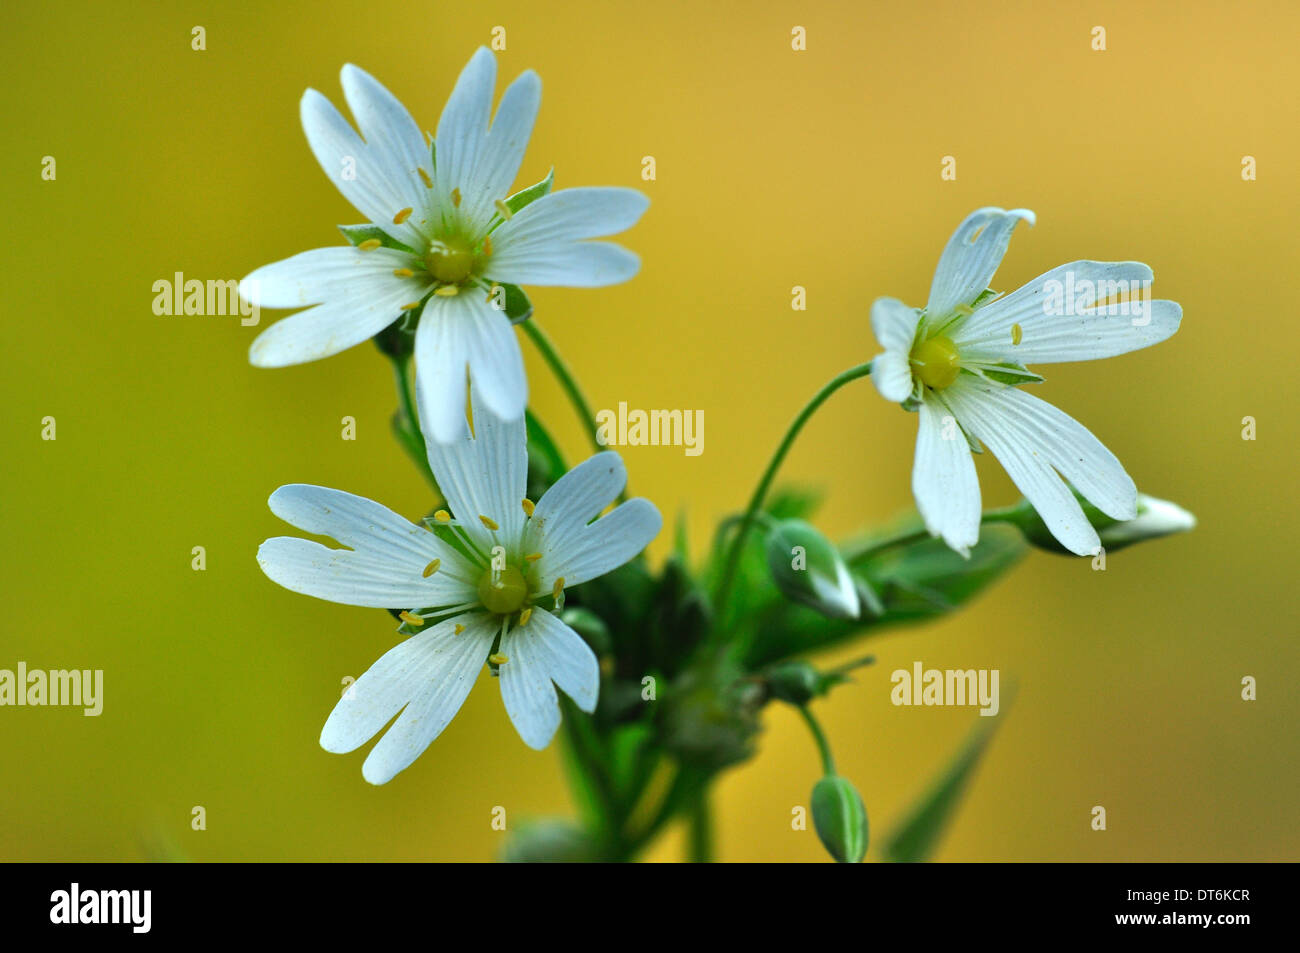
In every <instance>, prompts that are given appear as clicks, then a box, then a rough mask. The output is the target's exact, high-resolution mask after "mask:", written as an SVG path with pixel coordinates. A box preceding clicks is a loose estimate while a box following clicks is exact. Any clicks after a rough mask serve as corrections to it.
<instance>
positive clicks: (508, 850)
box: [501, 820, 601, 864]
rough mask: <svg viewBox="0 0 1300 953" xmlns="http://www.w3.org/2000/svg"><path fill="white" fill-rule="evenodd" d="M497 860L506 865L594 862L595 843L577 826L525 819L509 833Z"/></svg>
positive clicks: (554, 821) (555, 821) (598, 856)
mask: <svg viewBox="0 0 1300 953" xmlns="http://www.w3.org/2000/svg"><path fill="white" fill-rule="evenodd" d="M501 859H502V860H503V861H505V862H506V863H508V864H555V863H588V862H591V861H598V860H600V859H601V857H600V848H599V845H598V844H597V843H596V842H595V841H593V840H592V839H591V837H590V836H589V835H588V834H587V833H586V832H584V831H583V830H582V829H581V828H578V827H576V826H574V825H573V824H571V823H569V822H568V821H562V820H528V821H524V822H523V823H522V824H521V825H520V827H519V829H518V830H517V831H515V832H514V833H513V834H511V835H510V838H509V839H508V840H507V841H506V844H505V847H504V849H503V850H502V851H501Z"/></svg>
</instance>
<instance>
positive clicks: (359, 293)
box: [239, 245, 427, 308]
mask: <svg viewBox="0 0 1300 953" xmlns="http://www.w3.org/2000/svg"><path fill="white" fill-rule="evenodd" d="M410 264H411V256H410V255H408V254H406V253H405V252H401V251H396V250H394V249H392V248H375V249H373V250H371V251H362V250H361V249H359V248H353V247H351V246H348V245H338V246H334V247H331V248H316V249H313V250H311V251H305V252H301V253H300V254H297V255H294V256H293V257H292V258H285V259H283V260H282V261H277V262H274V263H273V264H270V265H263V266H262V267H261V268H258V269H257V270H256V271H254V272H252V273H251V274H250V275H248V277H246V278H245V279H244V280H243V281H241V282H240V283H239V296H240V297H241V298H243V299H244V300H245V301H247V302H249V303H250V304H255V305H257V306H258V307H259V308H302V307H306V306H307V305H309V304H321V303H322V302H325V301H348V302H352V303H354V304H355V305H357V306H361V305H364V304H365V302H366V300H367V299H369V298H373V297H374V296H376V295H383V294H385V293H387V292H396V291H397V290H398V289H399V288H406V289H407V293H409V294H411V295H412V297H410V298H407V299H405V300H407V301H418V300H419V299H420V297H421V294H422V293H423V292H422V291H420V288H421V286H420V285H419V284H415V283H413V282H414V279H411V280H410V281H406V282H404V281H403V279H401V278H397V277H395V276H394V275H393V269H395V268H403V267H407V266H409V265H410ZM426 290H427V289H426Z"/></svg>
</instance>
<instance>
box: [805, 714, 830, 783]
mask: <svg viewBox="0 0 1300 953" xmlns="http://www.w3.org/2000/svg"><path fill="white" fill-rule="evenodd" d="M799 714H801V715H803V720H804V721H805V722H807V724H808V730H809V731H811V732H812V736H813V740H814V741H816V742H817V751H818V753H819V754H821V756H822V773H823V774H834V773H835V757H834V756H833V755H832V754H831V746H830V744H829V743H828V742H827V741H826V734H825V733H824V732H823V731H822V726H821V725H819V724H818V723H817V719H816V718H814V717H813V713H812V712H810V711H809V710H808V706H807V705H800V706H799Z"/></svg>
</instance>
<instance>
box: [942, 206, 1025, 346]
mask: <svg viewBox="0 0 1300 953" xmlns="http://www.w3.org/2000/svg"><path fill="white" fill-rule="evenodd" d="M1022 219H1023V220H1024V221H1026V222H1028V223H1029V224H1030V225H1033V224H1034V213H1033V212H1031V211H1029V210H1028V209H1023V208H1018V209H1012V210H1011V211H1010V212H1006V211H1003V210H1002V209H1000V208H982V209H979V210H978V211H975V212H972V213H971V214H970V215H969V216H967V218H966V220H965V221H964V222H962V223H961V224H960V225H959V226H957V231H956V232H954V233H953V236H952V238H950V239H949V240H948V245H947V247H946V248H944V250H943V255H942V256H941V257H940V258H939V265H938V267H937V268H935V270H934V281H933V282H932V283H931V285H930V300H929V302H928V303H927V304H926V306H925V311H926V321H927V323H929V322H934V321H938V320H941V319H943V318H946V317H948V316H950V315H951V314H952V313H953V311H954V310H955V309H956V307H957V306H958V305H970V304H971V303H972V302H974V300H975V299H976V298H978V297H979V296H980V294H981V293H982V292H983V291H984V290H985V289H986V288H988V286H989V282H990V281H992V280H993V273H994V272H995V271H997V270H998V265H999V264H1001V262H1002V256H1003V255H1005V254H1006V252H1007V245H1009V244H1010V242H1011V232H1012V231H1013V230H1014V229H1015V227H1016V224H1017V223H1018V222H1020V221H1021V220H1022Z"/></svg>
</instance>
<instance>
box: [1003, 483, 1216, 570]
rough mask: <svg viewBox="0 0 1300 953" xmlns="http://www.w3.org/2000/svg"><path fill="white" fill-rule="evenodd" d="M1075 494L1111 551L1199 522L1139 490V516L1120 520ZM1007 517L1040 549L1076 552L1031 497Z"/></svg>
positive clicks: (1177, 531) (1156, 537) (1106, 547)
mask: <svg viewBox="0 0 1300 953" xmlns="http://www.w3.org/2000/svg"><path fill="white" fill-rule="evenodd" d="M1075 497H1076V498H1077V499H1078V501H1079V505H1080V506H1082V507H1083V515H1084V516H1086V517H1087V518H1088V522H1089V523H1091V524H1092V527H1093V529H1095V530H1096V531H1097V536H1098V537H1100V539H1101V545H1102V547H1103V548H1104V549H1105V550H1106V551H1107V552H1115V551H1116V550H1120V549H1123V548H1124V547H1125V546H1132V545H1133V544H1134V543H1144V542H1146V541H1147V540H1150V539H1159V538H1160V537H1161V536H1169V535H1171V534H1173V533H1183V532H1186V531H1187V530H1190V529H1192V528H1193V527H1194V526H1196V517H1195V516H1193V515H1192V514H1191V513H1189V512H1187V510H1185V509H1183V508H1182V507H1181V506H1178V505H1177V504H1176V503H1170V502H1169V501H1168V500H1160V499H1156V498H1155V497H1154V496H1147V495H1146V494H1144V493H1139V494H1138V498H1137V516H1136V517H1135V518H1133V519H1131V520H1117V519H1112V518H1111V517H1109V516H1107V515H1106V514H1105V513H1103V512H1102V511H1101V510H1099V509H1097V507H1095V506H1093V505H1092V504H1091V503H1089V502H1088V501H1087V500H1085V499H1084V498H1083V497H1081V496H1079V494H1078V493H1077V492H1076V493H1075ZM1006 521H1007V522H1009V523H1012V524H1014V525H1015V526H1016V527H1017V528H1018V529H1019V530H1020V532H1021V533H1023V534H1024V536H1025V539H1026V540H1028V541H1029V542H1030V543H1032V544H1033V545H1034V546H1037V547H1038V548H1039V549H1043V550H1046V551H1048V552H1051V553H1061V554H1063V555H1066V556H1073V555H1074V554H1073V553H1071V552H1070V551H1069V550H1068V549H1066V548H1065V547H1064V546H1062V545H1061V544H1060V543H1059V542H1057V540H1056V537H1054V536H1053V535H1052V533H1051V531H1050V530H1049V529H1048V528H1047V524H1045V523H1044V522H1043V518H1042V517H1041V516H1039V515H1038V512H1037V511H1036V510H1035V509H1034V508H1033V506H1032V505H1031V504H1030V503H1029V501H1028V500H1022V501H1021V502H1020V503H1018V504H1017V505H1016V506H1014V507H1013V508H1012V509H1011V510H1009V511H1008V512H1007V514H1006Z"/></svg>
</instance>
